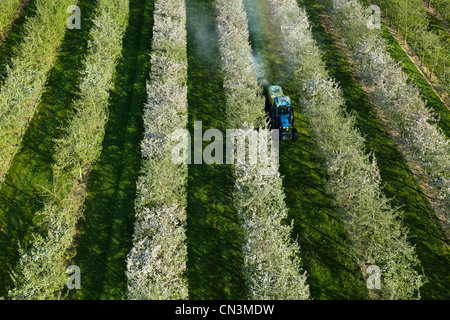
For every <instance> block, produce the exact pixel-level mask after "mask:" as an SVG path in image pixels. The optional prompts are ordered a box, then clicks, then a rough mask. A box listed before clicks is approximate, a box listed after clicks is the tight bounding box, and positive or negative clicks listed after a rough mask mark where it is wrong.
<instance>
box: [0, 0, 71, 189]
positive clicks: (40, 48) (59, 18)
mask: <svg viewBox="0 0 450 320" xmlns="http://www.w3.org/2000/svg"><path fill="white" fill-rule="evenodd" d="M76 3H77V1H72V0H48V1H47V0H46V1H44V0H37V1H36V15H35V16H34V17H33V18H30V19H29V20H28V21H26V23H25V35H24V37H23V41H22V42H21V43H20V44H19V45H18V46H17V48H16V49H15V52H14V55H15V57H14V58H13V59H12V61H11V64H10V65H9V66H8V68H7V72H6V79H5V81H4V83H3V85H2V87H1V88H0V150H1V151H0V184H1V183H2V182H3V180H4V177H5V175H6V173H7V171H8V169H9V166H10V164H11V160H12V158H13V157H14V155H15V154H16V153H17V152H18V151H19V148H20V144H21V141H22V138H23V135H24V134H25V131H26V129H27V127H28V124H29V121H30V120H31V118H32V117H33V115H34V113H35V112H36V108H37V106H38V104H39V99H40V97H41V95H42V90H43V87H44V84H45V81H46V80H47V77H48V74H49V72H50V70H51V68H52V67H53V64H54V62H55V59H56V55H57V53H58V48H59V46H60V45H61V42H62V40H63V37H64V33H65V30H66V20H67V18H68V15H67V14H66V9H67V7H68V6H69V5H72V4H76ZM2 8H3V4H2Z"/></svg>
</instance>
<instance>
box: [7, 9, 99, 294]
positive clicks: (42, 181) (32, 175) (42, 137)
mask: <svg viewBox="0 0 450 320" xmlns="http://www.w3.org/2000/svg"><path fill="white" fill-rule="evenodd" d="M32 4H33V1H32V2H31V3H30V5H29V6H28V7H27V9H26V11H28V10H30V9H31V5H32ZM94 6H95V1H89V0H83V1H81V2H80V8H81V10H82V11H83V12H85V14H84V15H83V16H82V19H83V20H82V23H83V26H84V27H83V28H82V29H81V30H70V31H68V32H67V33H66V36H65V38H64V41H63V45H62V47H61V51H60V52H59V54H58V57H57V60H56V63H55V66H54V68H53V69H52V71H51V74H50V77H49V79H48V81H47V84H46V87H45V90H44V94H43V96H42V99H41V102H40V105H39V107H38V112H37V114H36V115H35V117H34V118H33V119H32V121H31V122H30V126H29V128H28V130H27V132H26V134H25V137H24V141H23V145H22V148H21V150H20V152H19V153H18V154H17V155H16V156H15V157H14V159H13V162H12V165H11V168H10V171H9V173H8V174H7V176H6V179H5V182H4V184H3V185H2V188H1V189H0V230H2V231H1V232H0V295H4V294H5V293H6V287H7V286H9V285H11V282H10V278H9V272H10V271H11V270H12V269H14V267H15V263H16V261H17V259H18V253H17V247H18V241H22V240H24V239H26V237H27V234H28V233H29V230H30V228H31V227H32V226H33V218H34V213H35V212H36V211H38V210H40V209H41V208H42V207H43V203H44V201H45V200H46V196H45V195H46V191H44V189H43V188H42V187H45V188H47V189H48V188H50V186H51V182H52V168H51V164H52V162H53V159H52V155H53V152H54V150H53V139H55V138H58V137H60V135H61V133H62V132H61V130H60V128H61V127H63V125H64V123H65V122H66V121H67V120H68V118H69V115H70V112H71V111H72V100H73V99H74V98H75V95H76V92H77V86H78V83H79V79H80V74H79V70H81V68H82V59H83V57H84V54H85V52H86V49H87V37H88V34H89V29H90V25H91V22H90V20H91V13H92V11H93V8H94ZM26 14H29V12H26ZM21 19H23V17H22V18H21ZM15 28H17V29H15V30H14V32H13V33H12V34H11V35H12V38H11V39H10V38H9V37H8V39H7V42H8V41H11V42H16V41H18V40H17V39H19V37H20V28H21V24H20V23H19V24H16V25H15ZM7 42H5V44H4V45H6V44H7ZM10 45H11V43H8V44H7V46H2V48H1V49H0V56H1V55H3V54H6V51H3V50H6V49H7V48H11V47H10Z"/></svg>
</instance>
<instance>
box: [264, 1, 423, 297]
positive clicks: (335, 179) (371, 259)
mask: <svg viewBox="0 0 450 320" xmlns="http://www.w3.org/2000/svg"><path fill="white" fill-rule="evenodd" d="M269 4H270V7H271V11H272V12H274V21H275V22H276V24H277V25H278V26H279V30H280V32H281V35H282V37H283V39H284V41H283V45H284V49H285V50H284V53H285V55H286V58H287V60H288V61H289V62H290V66H291V68H293V72H294V75H295V79H296V80H297V82H298V84H299V90H300V91H301V95H302V100H301V104H302V106H303V110H304V113H305V115H307V117H308V118H309V122H310V123H309V127H310V131H311V132H312V133H313V135H314V136H315V139H316V140H317V143H318V147H319V151H320V153H321V154H322V157H323V160H324V164H325V167H326V170H327V173H328V180H327V184H326V187H327V189H328V191H329V193H330V194H331V195H332V196H333V198H334V202H335V204H336V206H337V207H338V209H339V211H340V212H341V214H342V223H343V224H344V226H345V227H346V228H347V230H348V232H349V239H350V241H351V245H349V246H348V250H349V252H350V253H352V254H353V255H354V256H355V258H356V260H357V261H358V263H359V265H360V266H361V269H362V271H363V272H365V270H366V266H367V265H370V264H375V265H378V266H379V267H380V268H381V269H382V279H383V285H382V290H381V292H380V294H379V295H378V296H374V297H375V298H377V297H378V298H390V299H411V298H418V297H420V295H419V288H420V286H421V285H422V283H423V276H421V275H420V274H419V273H418V272H417V271H416V270H415V269H416V268H417V267H418V266H420V264H419V261H418V259H417V257H416V255H415V252H414V248H413V247H412V246H411V245H410V244H409V243H408V242H407V236H408V232H407V230H406V229H405V228H404V227H403V226H402V222H401V221H400V220H399V213H398V211H397V209H396V208H392V207H391V205H390V204H389V200H388V199H386V198H385V196H384V195H383V193H382V191H381V179H380V174H379V170H378V167H377V165H376V161H375V157H374V156H373V155H370V154H369V155H367V154H365V151H364V145H365V140H364V138H363V137H362V136H361V134H360V133H359V131H358V130H357V129H355V126H354V121H355V120H354V118H353V117H352V116H351V115H349V114H348V113H347V112H346V111H345V108H344V104H345V101H344V99H343V97H342V92H341V90H340V88H339V87H338V85H337V84H336V83H335V81H334V80H333V79H330V77H329V75H328V73H327V71H326V68H325V64H324V62H323V60H322V57H321V54H320V51H319V49H318V47H317V45H316V44H315V42H314V40H313V37H312V33H311V30H310V26H309V23H308V18H307V15H306V13H305V11H304V10H302V9H300V8H299V7H298V5H297V3H296V2H295V1H293V0H269ZM370 158H372V160H370Z"/></svg>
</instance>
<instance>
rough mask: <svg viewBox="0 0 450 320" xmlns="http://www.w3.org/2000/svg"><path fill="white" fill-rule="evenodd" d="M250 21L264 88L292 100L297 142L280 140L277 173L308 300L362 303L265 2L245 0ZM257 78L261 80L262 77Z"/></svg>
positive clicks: (363, 293) (359, 281)
mask: <svg viewBox="0 0 450 320" xmlns="http://www.w3.org/2000/svg"><path fill="white" fill-rule="evenodd" d="M244 2H245V4H246V6H247V11H248V16H249V21H250V37H251V43H252V46H253V50H254V55H256V56H258V58H259V59H258V60H259V61H260V63H261V67H262V70H263V72H264V77H262V78H265V80H266V81H267V82H268V84H279V85H281V86H282V87H283V91H284V92H285V94H287V95H289V96H290V97H291V99H292V102H293V106H294V112H295V123H294V125H295V127H296V128H297V130H298V132H299V138H298V140H297V141H295V142H292V141H281V144H280V173H281V175H282V176H283V177H284V178H283V187H284V191H285V194H286V204H287V207H288V208H289V212H288V220H289V221H291V220H292V219H293V220H294V229H293V235H292V236H293V238H294V239H297V237H298V240H299V244H300V252H301V259H302V264H303V265H302V268H304V269H305V270H306V271H307V273H308V280H307V282H308V284H309V285H310V290H311V297H312V298H313V299H365V298H367V297H368V296H367V290H366V289H365V282H364V280H363V278H362V274H361V272H360V271H359V268H358V267H357V264H356V262H355V261H353V260H352V259H351V257H350V256H349V255H348V254H347V253H346V250H345V246H344V243H345V238H346V233H345V231H344V230H343V228H342V226H341V225H340V224H339V222H338V217H337V214H336V212H335V211H334V208H333V206H332V204H331V199H330V198H329V196H328V195H327V194H326V193H325V191H324V183H325V178H326V177H325V172H324V170H323V169H322V166H321V165H320V157H319V155H318V153H317V148H316V146H315V141H314V139H313V138H312V137H311V135H310V133H309V131H308V129H307V122H306V121H307V120H306V119H305V117H304V116H303V115H302V113H301V110H300V105H299V102H298V101H299V98H300V96H299V93H298V87H297V86H296V84H295V83H293V82H292V78H293V74H292V72H291V70H289V68H288V66H287V65H286V64H285V63H284V61H283V59H282V52H280V48H281V44H280V41H282V39H278V38H277V36H276V32H273V31H272V30H273V27H272V26H270V25H268V23H267V21H268V20H269V19H270V12H269V9H268V7H267V3H266V2H265V1H264V2H263V1H253V0H246V1H244ZM261 80H262V79H261Z"/></svg>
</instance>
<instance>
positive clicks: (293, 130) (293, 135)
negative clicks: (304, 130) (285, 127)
mask: <svg viewBox="0 0 450 320" xmlns="http://www.w3.org/2000/svg"><path fill="white" fill-rule="evenodd" d="M297 139H298V133H297V129H292V141H296V140H297Z"/></svg>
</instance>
